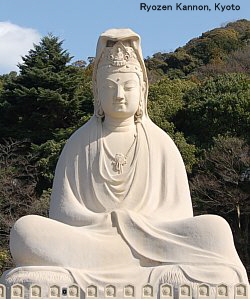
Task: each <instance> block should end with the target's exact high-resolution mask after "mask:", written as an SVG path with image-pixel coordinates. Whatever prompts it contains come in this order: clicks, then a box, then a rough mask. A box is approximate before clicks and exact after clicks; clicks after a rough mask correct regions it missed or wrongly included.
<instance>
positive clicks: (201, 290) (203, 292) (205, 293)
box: [198, 284, 210, 299]
mask: <svg viewBox="0 0 250 299" xmlns="http://www.w3.org/2000/svg"><path fill="white" fill-rule="evenodd" d="M209 295H210V288H209V285H207V284H201V285H199V287H198V296H199V298H204V299H205V298H206V297H209Z"/></svg>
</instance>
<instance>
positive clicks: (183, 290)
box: [179, 284, 192, 299]
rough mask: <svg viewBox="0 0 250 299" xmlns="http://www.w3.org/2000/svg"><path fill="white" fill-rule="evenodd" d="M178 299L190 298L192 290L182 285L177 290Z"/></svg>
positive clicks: (188, 286)
mask: <svg viewBox="0 0 250 299" xmlns="http://www.w3.org/2000/svg"><path fill="white" fill-rule="evenodd" d="M179 298H182V299H184V298H192V289H191V286H190V285H188V284H183V285H181V286H180V288H179Z"/></svg>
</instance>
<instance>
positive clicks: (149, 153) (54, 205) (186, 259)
mask: <svg viewBox="0 0 250 299" xmlns="http://www.w3.org/2000/svg"><path fill="white" fill-rule="evenodd" d="M137 134H138V138H137V141H136V145H135V150H134V153H133V155H134V156H133V160H132V162H131V165H130V166H129V167H128V170H127V171H126V172H124V173H123V174H112V173H111V172H110V171H109V168H108V166H107V163H109V160H108V158H107V154H106V153H105V148H104V142H105V141H104V137H103V136H102V123H101V121H100V119H98V118H96V117H95V116H93V117H92V119H91V120H90V121H89V122H88V123H86V124H85V125H84V126H83V127H81V128H80V129H78V130H77V131H76V132H75V133H74V134H73V135H72V136H71V138H70V139H69V140H68V142H67V144H66V145H65V147H64V149H63V151H62V154H61V156H60V158H59V161H58V164H57V168H56V174H55V179H54V184H53V192H52V198H51V205H50V218H52V219H54V220H57V221H59V222H62V223H65V224H67V225H68V226H70V227H72V228H74V231H76V230H78V231H79V232H81V233H80V234H79V236H78V238H83V240H85V242H86V245H85V246H84V248H85V249H84V250H83V251H85V254H83V256H82V259H83V261H79V267H69V266H67V265H66V268H67V269H69V270H70V271H71V273H72V275H73V276H74V277H75V279H76V280H77V282H78V283H79V284H80V285H86V284H87V283H91V282H93V281H95V282H98V283H101V282H103V283H109V282H116V283H118V282H121V281H129V280H130V276H131V273H133V275H134V278H133V280H134V279H137V280H138V279H139V281H140V282H141V283H142V280H144V282H146V280H147V281H149V282H150V281H151V282H153V280H155V281H156V280H157V279H158V280H159V278H160V277H163V276H164V275H165V274H166V272H169V271H170V272H171V271H173V266H174V267H178V268H179V269H181V271H182V272H183V273H184V275H185V276H186V277H189V278H190V279H191V280H192V281H202V282H207V283H219V282H221V281H224V282H230V281H232V280H233V281H232V282H247V276H246V272H245V269H244V267H243V265H242V263H241V261H240V259H239V257H238V255H237V252H236V250H235V248H234V244H233V239H232V233H231V230H230V229H229V226H228V224H227V223H226V221H225V220H223V219H222V218H220V217H218V216H212V215H207V216H198V217H193V211H192V204H191V199H190V193H189V187H188V180H187V175H186V171H185V167H184V163H183V161H182V158H181V155H180V153H179V151H178V149H177V147H176V146H175V144H174V142H173V141H172V140H171V138H170V137H169V136H168V135H167V134H166V133H165V132H163V131H162V130H161V129H160V128H158V127H157V126H156V125H155V124H154V123H152V122H151V120H150V119H149V118H145V119H144V120H143V121H142V122H141V123H138V124H137ZM68 226H67V227H68ZM74 231H72V234H74ZM65 242H67V241H66V240H65ZM72 242H73V241H72ZM125 247H126V248H125ZM88 248H89V252H88ZM126 250H128V251H129V252H127V251H126ZM86 252H87V254H86ZM72 255H74V253H73V252H72ZM109 255H110V256H109ZM77 258H78V259H79V255H78V256H77V257H76V259H77ZM80 259H81V258H80ZM100 261H101V262H100ZM83 265H84V266H83ZM171 269H172V270H171ZM222 273H223V275H222ZM137 274H138V276H137ZM135 277H136V278H135Z"/></svg>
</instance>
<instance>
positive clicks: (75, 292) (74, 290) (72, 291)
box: [68, 285, 80, 298]
mask: <svg viewBox="0 0 250 299" xmlns="http://www.w3.org/2000/svg"><path fill="white" fill-rule="evenodd" d="M68 293H69V294H68V296H69V297H74V298H78V297H80V290H79V286H77V285H71V286H69V290H68Z"/></svg>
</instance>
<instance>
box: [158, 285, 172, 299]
mask: <svg viewBox="0 0 250 299" xmlns="http://www.w3.org/2000/svg"><path fill="white" fill-rule="evenodd" d="M160 294H161V298H165V297H167V298H173V287H172V286H171V285H168V284H163V285H161V290H160Z"/></svg>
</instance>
